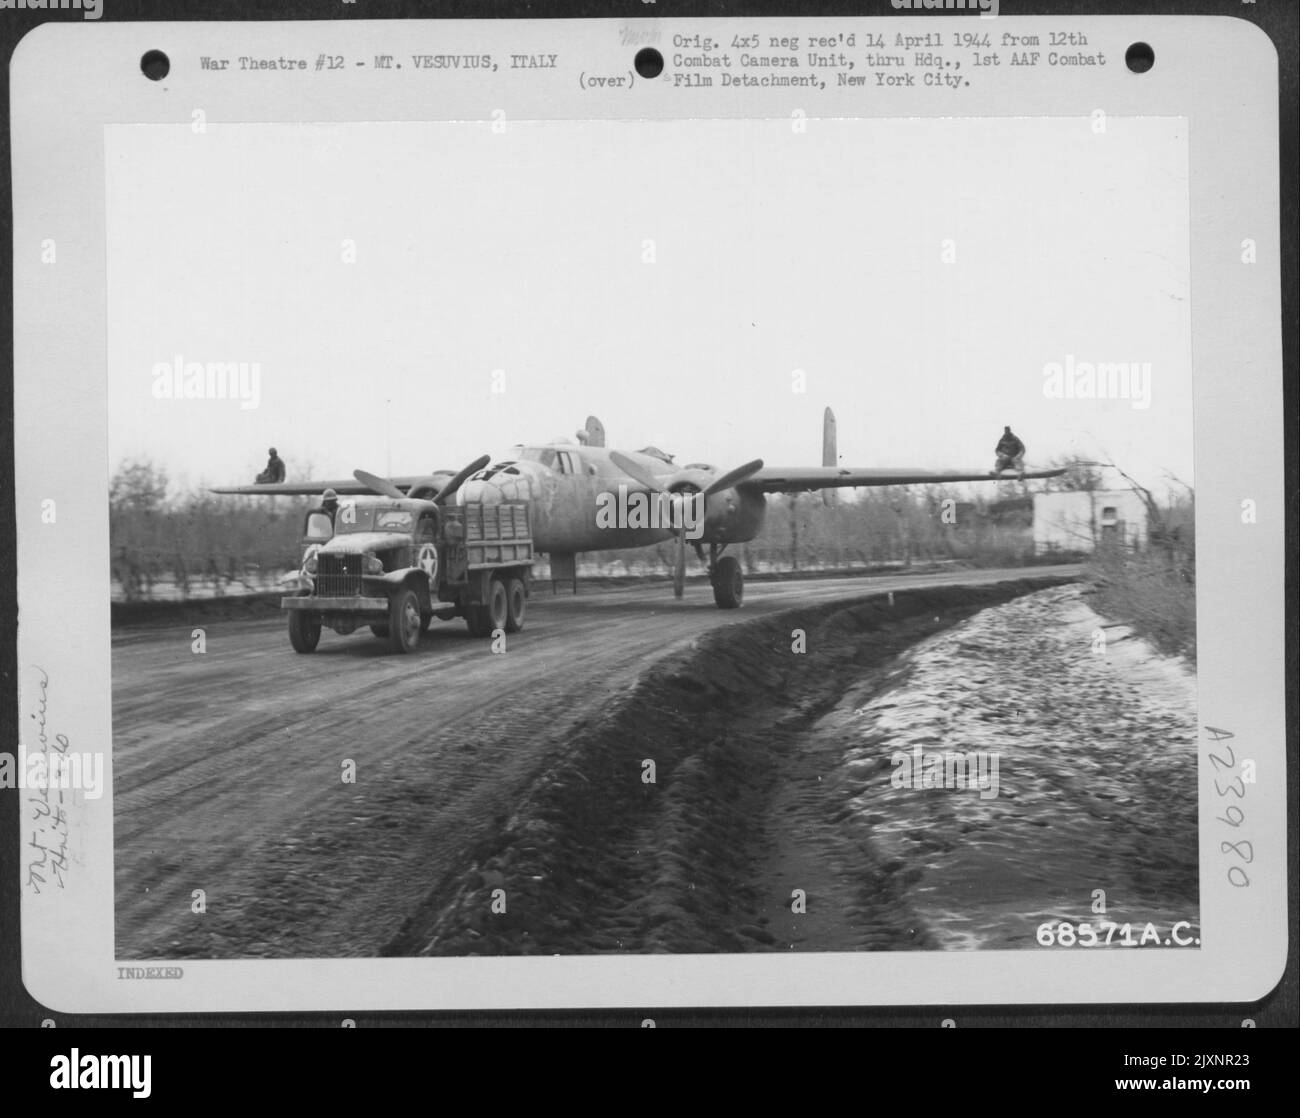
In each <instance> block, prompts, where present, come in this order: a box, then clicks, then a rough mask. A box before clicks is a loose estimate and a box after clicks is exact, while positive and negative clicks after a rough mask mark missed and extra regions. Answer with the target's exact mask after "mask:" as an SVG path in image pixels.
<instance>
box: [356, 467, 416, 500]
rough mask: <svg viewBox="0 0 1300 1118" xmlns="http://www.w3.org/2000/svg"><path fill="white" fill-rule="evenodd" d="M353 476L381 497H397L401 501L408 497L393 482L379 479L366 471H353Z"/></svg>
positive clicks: (382, 478)
mask: <svg viewBox="0 0 1300 1118" xmlns="http://www.w3.org/2000/svg"><path fill="white" fill-rule="evenodd" d="M352 476H353V477H354V478H356V479H357V481H359V482H361V484H362V485H364V486H365V487H366V488H367V489H369V490H371V492H374V493H378V494H379V495H380V496H381V497H395V498H397V500H399V501H400V500H401V499H402V498H403V497H405V496H406V494H405V493H403V492H402V491H401V490H400V489H398V488H397V486H395V485H394V484H393V483H392V482H391V481H389V480H388V479H387V478H384V477H377V476H376V475H374V474H368V473H366V471H365V470H353V471H352Z"/></svg>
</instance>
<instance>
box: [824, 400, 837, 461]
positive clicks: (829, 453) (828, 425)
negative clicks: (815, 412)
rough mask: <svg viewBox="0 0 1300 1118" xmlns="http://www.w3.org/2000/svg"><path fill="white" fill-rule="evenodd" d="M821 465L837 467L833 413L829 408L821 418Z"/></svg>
mask: <svg viewBox="0 0 1300 1118" xmlns="http://www.w3.org/2000/svg"><path fill="white" fill-rule="evenodd" d="M822 465H823V466H838V465H839V456H838V454H836V451H835V413H834V412H833V411H831V409H830V408H827V409H826V413H825V415H823V416H822Z"/></svg>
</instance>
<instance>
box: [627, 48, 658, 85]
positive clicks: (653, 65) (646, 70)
mask: <svg viewBox="0 0 1300 1118" xmlns="http://www.w3.org/2000/svg"><path fill="white" fill-rule="evenodd" d="M632 65H634V66H635V67H636V72H637V73H638V74H640V75H641V76H642V77H643V78H657V77H658V76H659V75H660V74H662V73H663V72H664V56H663V55H662V54H660V53H659V52H658V51H657V50H655V48H654V47H642V48H641V49H640V50H639V51H637V52H636V59H635V61H634V62H633V63H632Z"/></svg>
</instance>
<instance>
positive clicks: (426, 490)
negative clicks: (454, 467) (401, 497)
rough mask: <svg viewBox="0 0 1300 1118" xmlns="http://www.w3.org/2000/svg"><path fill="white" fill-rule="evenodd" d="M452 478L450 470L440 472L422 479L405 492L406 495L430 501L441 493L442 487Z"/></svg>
mask: <svg viewBox="0 0 1300 1118" xmlns="http://www.w3.org/2000/svg"><path fill="white" fill-rule="evenodd" d="M452 476H453V474H452V471H451V470H441V471H439V472H438V473H436V474H430V475H429V476H428V477H422V478H420V480H419V481H417V482H416V483H415V484H414V485H412V486H411V488H410V489H408V490H407V491H406V495H407V496H408V497H418V498H422V499H423V500H426V501H431V500H432V499H433V498H434V497H436V496H437V495H438V494H439V493H441V492H442V487H443V486H444V485H446V484H447V482H448V481H449V480H451V478H452Z"/></svg>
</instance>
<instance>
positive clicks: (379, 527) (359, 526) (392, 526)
mask: <svg viewBox="0 0 1300 1118" xmlns="http://www.w3.org/2000/svg"><path fill="white" fill-rule="evenodd" d="M412 516H413V514H412V513H409V512H407V511H405V510H404V509H368V508H356V507H353V508H350V509H349V508H347V507H346V506H344V507H343V508H341V509H339V515H338V516H337V517H336V518H335V525H334V528H335V531H337V532H340V533H344V532H409V531H410V530H411V523H412Z"/></svg>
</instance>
